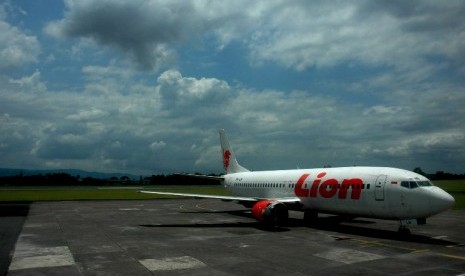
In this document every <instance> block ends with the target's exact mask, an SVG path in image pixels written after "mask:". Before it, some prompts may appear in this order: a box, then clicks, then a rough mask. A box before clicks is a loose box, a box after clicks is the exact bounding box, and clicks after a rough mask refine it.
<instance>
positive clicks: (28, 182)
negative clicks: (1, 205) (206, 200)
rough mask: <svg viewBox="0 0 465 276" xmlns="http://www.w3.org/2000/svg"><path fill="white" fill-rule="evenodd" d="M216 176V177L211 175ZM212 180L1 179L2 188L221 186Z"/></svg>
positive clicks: (174, 176) (57, 176)
mask: <svg viewBox="0 0 465 276" xmlns="http://www.w3.org/2000/svg"><path fill="white" fill-rule="evenodd" d="M211 176H215V175H211ZM219 184H220V182H219V181H217V180H212V179H205V178H198V177H192V176H186V175H179V174H172V175H152V176H150V177H140V178H139V179H138V180H134V179H130V178H129V177H127V176H123V177H120V178H117V177H112V178H109V179H98V178H92V177H85V178H81V177H80V176H72V175H70V174H67V173H54V174H45V175H28V176H23V175H21V174H20V175H15V176H3V177H0V186H121V185H125V186H137V185H219Z"/></svg>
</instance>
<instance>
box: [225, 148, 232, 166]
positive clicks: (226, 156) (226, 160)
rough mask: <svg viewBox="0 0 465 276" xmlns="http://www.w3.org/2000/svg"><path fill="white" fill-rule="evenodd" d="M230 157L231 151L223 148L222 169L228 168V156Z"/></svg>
mask: <svg viewBox="0 0 465 276" xmlns="http://www.w3.org/2000/svg"><path fill="white" fill-rule="evenodd" d="M230 157H231V152H230V151H229V150H225V151H224V152H223V166H224V169H225V170H226V169H228V167H229V158H230Z"/></svg>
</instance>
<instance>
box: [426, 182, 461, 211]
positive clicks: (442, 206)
mask: <svg viewBox="0 0 465 276" xmlns="http://www.w3.org/2000/svg"><path fill="white" fill-rule="evenodd" d="M436 188H437V187H436ZM454 203H455V199H454V198H453V197H452V196H451V195H450V194H449V193H447V192H446V191H444V190H442V189H440V188H437V190H436V191H434V193H433V194H432V195H431V197H430V204H431V210H432V211H433V212H434V213H439V212H442V211H445V210H447V209H449V208H450V207H452V205H454Z"/></svg>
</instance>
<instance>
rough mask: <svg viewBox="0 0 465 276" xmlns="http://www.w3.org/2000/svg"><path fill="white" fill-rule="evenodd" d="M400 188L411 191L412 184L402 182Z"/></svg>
mask: <svg viewBox="0 0 465 276" xmlns="http://www.w3.org/2000/svg"><path fill="white" fill-rule="evenodd" d="M400 186H402V187H404V188H407V189H410V184H409V182H408V181H402V182H400Z"/></svg>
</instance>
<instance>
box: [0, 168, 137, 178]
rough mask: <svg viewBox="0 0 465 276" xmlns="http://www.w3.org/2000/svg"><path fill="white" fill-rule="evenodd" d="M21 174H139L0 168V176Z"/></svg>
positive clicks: (108, 176)
mask: <svg viewBox="0 0 465 276" xmlns="http://www.w3.org/2000/svg"><path fill="white" fill-rule="evenodd" d="M21 172H22V174H23V175H24V176H30V175H45V174H57V173H66V174H69V175H71V176H78V175H79V176H80V177H81V178H86V177H92V178H97V179H109V178H112V177H117V178H121V177H122V176H127V177H129V178H131V179H133V180H137V179H139V177H140V176H138V175H133V174H127V173H101V172H88V171H83V170H76V169H62V170H22V169H8V168H0V177H2V176H15V175H20V174H21Z"/></svg>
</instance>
